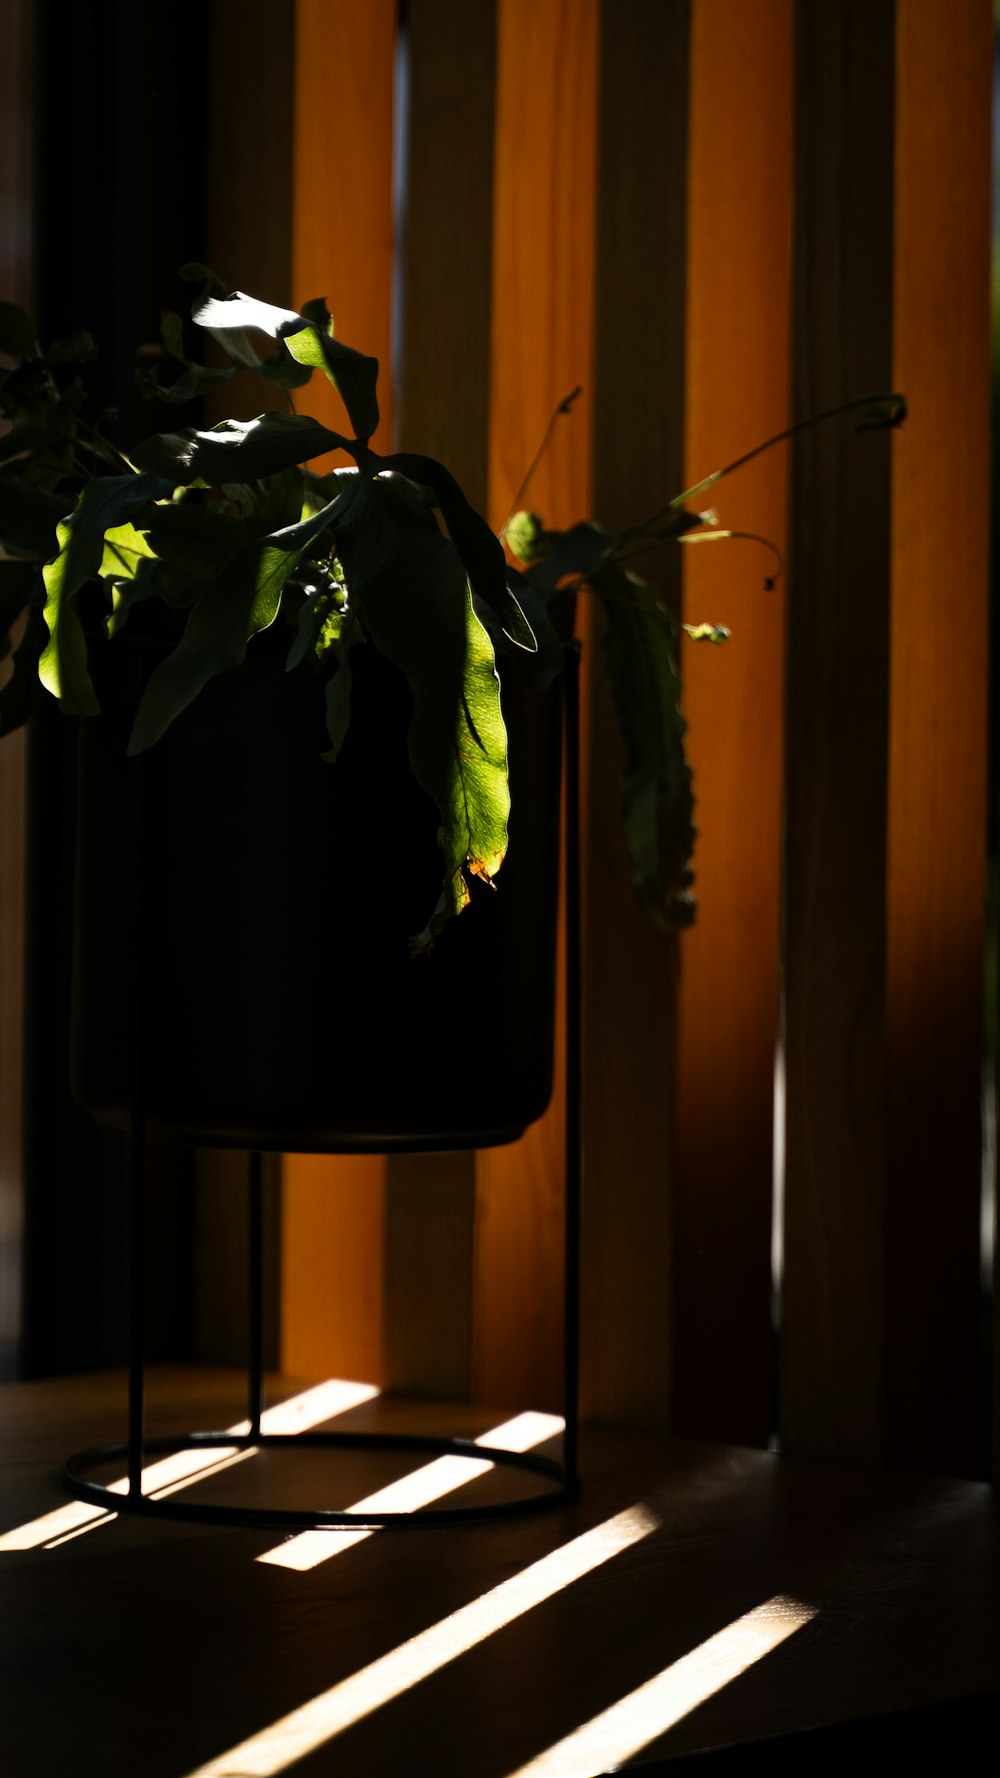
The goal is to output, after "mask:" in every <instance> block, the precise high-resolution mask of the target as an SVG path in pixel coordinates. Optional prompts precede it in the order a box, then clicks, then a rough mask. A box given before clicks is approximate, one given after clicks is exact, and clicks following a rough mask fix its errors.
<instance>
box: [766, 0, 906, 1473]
mask: <svg viewBox="0 0 1000 1778" xmlns="http://www.w3.org/2000/svg"><path fill="white" fill-rule="evenodd" d="M796 33H797V53H796V106H797V119H796V131H797V140H796V193H795V197H796V208H795V230H796V242H795V278H796V284H795V300H796V307H795V314H794V328H795V334H794V346H795V382H794V396H793V401H794V408H795V412H796V413H797V414H809V413H812V412H819V411H820V410H822V409H823V408H825V407H828V406H831V405H833V404H834V403H835V402H838V401H843V400H847V399H849V398H850V397H852V396H853V395H855V394H857V393H859V392H863V391H865V390H868V389H878V388H886V387H888V386H891V377H892V177H893V134H892V130H893V106H892V95H893V68H894V8H893V6H892V4H891V0H878V4H874V5H872V4H867V3H866V4H863V5H862V4H860V3H856V0H848V3H847V4H844V5H839V4H838V5H833V4H825V3H824V4H821V5H813V4H812V3H811V0H804V3H801V4H799V6H798V8H797V12H796ZM889 450H890V446H889V442H888V439H887V438H886V437H885V436H883V435H881V434H877V433H872V434H865V435H863V436H861V437H858V436H857V435H856V434H855V432H854V431H853V429H852V427H851V425H850V423H849V422H846V423H842V424H836V423H832V424H830V425H828V426H826V427H824V428H821V429H819V430H818V431H816V432H811V433H808V434H806V435H805V436H804V437H803V438H802V439H801V441H800V442H799V445H798V448H797V449H796V451H795V453H794V473H793V480H792V525H791V539H792V548H791V556H790V563H789V614H788V688H789V689H788V704H787V721H788V730H787V739H786V746H787V755H788V791H787V796H788V806H787V842H786V873H787V875H786V891H785V896H786V910H785V959H784V968H785V984H786V1014H785V1017H786V1028H785V1054H786V1078H787V1107H788V1111H787V1149H786V1185H785V1223H784V1284H783V1319H782V1325H781V1419H780V1431H781V1439H782V1444H783V1447H784V1448H787V1449H789V1450H795V1451H809V1452H824V1453H826V1454H828V1455H843V1456H847V1457H855V1458H874V1457H875V1456H877V1453H878V1447H879V1431H880V1375H881V1354H882V1341H883V1321H884V1286H883V1267H884V1257H883V1227H884V1191H885V1184H884V1165H885V1159H884V1122H883V1113H882V1107H883V1083H884V1074H883V1068H884V1056H883V1052H884V979H885V862H884V860H885V820H886V795H887V772H888V763H887V754H888V717H887V699H888V685H889V593H890V586H889V545H888V527H889Z"/></svg>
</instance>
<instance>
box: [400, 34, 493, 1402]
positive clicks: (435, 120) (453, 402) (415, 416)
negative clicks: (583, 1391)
mask: <svg viewBox="0 0 1000 1778" xmlns="http://www.w3.org/2000/svg"><path fill="white" fill-rule="evenodd" d="M495 48H496V19H495V11H494V7H493V5H492V3H491V0H490V3H487V4H481V5H477V6H473V7H470V6H468V5H466V4H465V3H464V0H411V4H410V6H409V8H408V11H407V23H406V63H405V67H406V76H405V78H406V114H407V141H406V169H405V174H404V179H403V204H402V208H403V215H402V236H401V239H400V241H399V243H398V250H399V252H400V254H401V257H402V264H401V276H400V278H399V284H400V288H401V310H402V313H401V329H400V332H401V356H402V362H401V365H400V366H398V367H397V377H396V396H397V422H398V433H399V445H400V448H401V449H403V450H412V451H422V452H425V453H427V454H428V455H430V456H432V457H437V458H438V459H439V460H440V461H441V462H443V463H445V464H447V466H448V468H449V469H450V470H451V472H452V474H453V475H455V476H457V478H458V480H459V482H460V483H461V485H462V487H463V488H464V489H465V492H466V494H467V495H468V497H469V499H470V500H471V501H472V502H473V503H474V504H475V505H476V506H478V507H480V508H482V507H483V506H484V505H485V501H486V475H487V406H488V398H489V343H490V321H489V316H490V266H491V260H492V207H491V203H490V194H491V190H492V172H493V95H494V79H495ZM413 1035H414V1041H415V1042H419V1041H420V1033H419V1032H414V1034H413ZM386 1173H387V1185H386V1248H385V1371H386V1381H387V1382H388V1383H389V1384H390V1385H391V1386H392V1387H393V1388H396V1389H409V1390H415V1391H418V1392H420V1393H421V1394H424V1395H444V1396H451V1397H453V1398H455V1397H462V1396H467V1395H468V1393H469V1390H470V1378H471V1364H472V1356H471V1346H472V1255H473V1222H474V1216H475V1161H474V1157H473V1156H472V1155H471V1154H451V1155H431V1156H428V1155H410V1156H408V1155H392V1156H390V1157H389V1158H388V1160H387V1163H386Z"/></svg>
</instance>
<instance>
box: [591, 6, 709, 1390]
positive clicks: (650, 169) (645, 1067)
mask: <svg viewBox="0 0 1000 1778" xmlns="http://www.w3.org/2000/svg"><path fill="white" fill-rule="evenodd" d="M687 68H688V8H687V6H686V5H675V6H669V7H664V6H662V5H659V4H656V3H655V0H653V3H652V4H650V3H647V0H630V3H629V4H627V5H624V6H616V7H607V8H605V9H604V12H603V15H602V32H601V51H600V99H599V108H600V137H599V143H600V155H599V163H598V175H597V198H598V214H597V256H596V286H597V338H596V350H595V361H594V387H595V419H594V512H595V515H596V517H597V518H598V519H599V520H600V522H601V523H602V524H605V525H607V526H608V527H609V528H611V529H614V528H616V527H619V526H625V525H628V524H635V523H637V522H641V521H642V519H644V518H645V517H647V516H648V515H649V514H651V513H652V512H654V511H656V510H657V509H658V508H659V507H660V506H661V505H662V504H663V502H664V500H665V499H668V498H669V497H670V494H671V493H672V492H676V491H677V490H678V489H679V488H680V486H681V485H682V484H681V474H682V426H683V398H684V219H685V195H686V187H685V176H686V138H687ZM637 568H638V571H639V572H640V573H643V574H645V575H646V576H647V577H649V578H650V579H652V580H654V581H655V582H656V584H657V585H658V587H659V588H660V589H661V590H662V591H663V592H664V594H665V595H666V597H667V599H668V600H669V601H670V602H671V604H672V605H673V607H674V609H675V610H676V608H677V606H678V604H679V583H680V562H679V559H678V555H677V552H676V550H671V549H668V550H664V551H662V552H660V553H659V555H658V556H647V557H644V558H643V559H642V561H640V562H639V563H638V564H637ZM600 629H601V624H600V620H599V619H596V617H595V619H594V622H593V625H592V630H591V642H590V650H589V653H590V683H589V698H588V705H589V733H588V747H587V761H588V764H587V771H586V777H585V783H586V787H587V789H586V795H587V810H586V817H585V823H586V825H585V832H586V841H585V845H586V904H585V906H586V963H585V989H584V995H585V998H584V1008H585V1026H584V1029H585V1048H584V1082H585V1098H584V1166H585V1174H584V1210H583V1261H584V1263H583V1303H584V1312H583V1325H582V1353H581V1360H582V1399H583V1406H584V1411H585V1412H586V1413H587V1414H589V1415H591V1416H593V1417H597V1418H601V1419H608V1420H614V1421H617V1422H619V1423H623V1424H645V1425H657V1424H659V1425H663V1424H665V1422H666V1418H667V1414H668V1409H669V1375H670V1314H669V1286H670V1203H669V1195H668V1191H669V1181H670V1174H671V1152H670V1151H671V1144H672V1135H673V1131H672V1122H673V1103H674V1095H673V1080H672V1074H673V1066H674V1059H675V1056H674V1023H675V1013H676V1004H675V1002H676V971H677V942H676V939H675V938H672V937H668V936H667V935H665V934H663V933H661V932H658V931H656V930H655V929H654V928H653V927H652V926H651V924H650V923H649V921H648V920H647V919H646V918H645V916H644V915H643V914H642V913H641V912H640V910H639V909H638V907H637V905H636V903H635V898H634V895H633V892H632V886H631V881H630V874H629V866H628V859H627V854H626V847H625V837H624V832H623V829H622V821H621V774H622V769H623V765H624V757H623V748H622V744H621V740H620V738H619V734H618V726H617V721H616V718H615V715H614V713H613V709H612V706H611V700H610V696H609V693H608V690H607V686H606V683H605V676H604V669H603V661H602V658H601V643H600Z"/></svg>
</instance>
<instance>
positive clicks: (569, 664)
mask: <svg viewBox="0 0 1000 1778" xmlns="http://www.w3.org/2000/svg"><path fill="white" fill-rule="evenodd" d="M579 658H580V649H579V644H577V643H573V644H571V645H570V646H569V647H568V648H567V650H566V668H565V696H564V732H565V760H566V766H565V771H566V875H567V895H566V990H565V1004H566V1029H567V1057H566V1090H565V1106H566V1198H565V1286H564V1393H563V1401H564V1407H563V1412H564V1422H565V1427H564V1432H563V1437H562V1455H561V1460H556V1459H553V1458H550V1457H544V1456H540V1455H538V1454H536V1453H535V1452H531V1451H528V1452H525V1451H510V1450H504V1449H502V1448H501V1449H498V1448H497V1447H495V1446H493V1445H490V1446H488V1447H484V1446H483V1445H480V1444H477V1443H475V1442H474V1441H473V1440H471V1439H463V1438H448V1437H444V1436H442V1437H434V1436H424V1435H413V1434H402V1433H378V1432H365V1431H353V1432H348V1431H342V1432H316V1431H304V1432H296V1433H271V1432H265V1431H262V1429H261V1415H262V1412H263V1407H264V1381H263V1363H262V1232H261V1231H262V1192H261V1156H260V1152H259V1150H257V1151H252V1152H251V1153H250V1154H249V1156H248V1193H249V1241H248V1265H249V1276H248V1305H249V1330H248V1359H247V1419H248V1422H249V1430H248V1431H247V1432H245V1433H234V1432H227V1431H218V1432H191V1433H187V1434H182V1435H179V1436H165V1437H148V1436H147V1435H146V1432H145V1353H144V1326H145V1291H146V1277H145V1179H146V1158H147V1130H146V1115H145V1106H144V1103H143V1094H142V1090H141V1085H137V1087H136V1091H135V1094H134V1098H133V1104H132V1116H131V1137H130V1142H131V1166H130V1188H129V1202H130V1231H129V1243H128V1248H129V1364H128V1437H127V1440H126V1442H124V1443H116V1444H107V1445H97V1446H92V1447H91V1448H90V1449H88V1450H84V1451H79V1452H77V1453H76V1454H75V1455H74V1456H72V1457H70V1458H69V1460H68V1461H67V1463H66V1464H65V1466H64V1469H63V1480H64V1482H65V1484H66V1486H67V1488H68V1489H69V1491H70V1492H71V1493H72V1494H74V1495H75V1496H77V1498H79V1499H81V1500H86V1501H89V1502H91V1503H93V1504H94V1505H96V1506H99V1507H102V1508H105V1509H108V1510H110V1511H112V1512H130V1513H138V1514H145V1515H147V1516H148V1517H151V1518H153V1517H155V1518H163V1519H180V1520H188V1521H192V1522H194V1523H198V1524H210V1525H213V1524H214V1525H241V1526H260V1527H275V1528H285V1529H288V1530H300V1529H303V1528H305V1527H330V1528H332V1529H337V1528H346V1527H350V1528H352V1529H353V1528H359V1527H360V1528H372V1529H374V1528H379V1527H396V1528H398V1527H401V1526H411V1527H412V1526H442V1525H457V1524H462V1523H465V1522H467V1521H470V1520H477V1519H479V1520H482V1519H497V1518H508V1517H511V1516H514V1515H518V1514H525V1513H532V1512H537V1511H540V1510H542V1509H544V1508H548V1507H553V1506H558V1505H560V1504H562V1503H563V1502H565V1501H567V1500H569V1499H571V1498H572V1497H573V1496H574V1495H575V1494H576V1493H577V1491H578V1487H579V1480H578V1471H577V1427H578V1383H579V1277H580V1187H581V1170H582V1144H581V1096H580V1094H581V1080H580V1076H581V1001H580V870H579V866H580V842H579V806H580V782H579V772H580V745H579ZM135 763H136V768H137V769H136V771H135V774H134V777H133V784H134V796H135V807H134V810H133V816H134V819H135V821H136V830H135V831H136V832H137V834H138V835H139V843H138V844H137V846H136V875H137V879H141V874H142V843H141V842H142V832H143V828H142V819H141V817H142V810H141V777H140V768H141V761H140V760H137V761H136V762H135ZM137 886H138V885H137ZM140 905H141V904H140ZM137 924H138V945H137V949H138V967H137V972H136V979H137V989H136V1005H135V1009H134V1017H135V1031H136V1034H137V1038H138V1044H139V1053H140V1055H141V1053H142V1044H141V1034H142V1028H143V1026H142V1006H141V992H142V982H143V979H144V969H143V930H142V928H143V921H142V918H141V915H140V917H139V918H138V922H137ZM140 1079H141V1070H140ZM290 1446H291V1447H299V1448H307V1449H309V1448H313V1447H318V1448H321V1449H326V1450H331V1449H332V1450H343V1449H345V1448H353V1449H358V1448H364V1449H370V1450H383V1451H393V1452H412V1453H413V1454H414V1455H415V1456H416V1455H431V1456H441V1455H445V1454H446V1455H451V1456H458V1457H467V1458H469V1459H470V1460H472V1461H474V1462H476V1463H477V1464H479V1465H481V1464H482V1462H483V1459H484V1457H486V1456H488V1459H489V1461H490V1462H491V1463H494V1464H497V1465H499V1466H501V1467H503V1468H511V1469H517V1470H525V1471H529V1472H531V1473H533V1474H534V1475H537V1476H541V1477H543V1478H544V1479H545V1480H546V1481H547V1482H548V1483H549V1486H548V1487H547V1488H545V1489H543V1490H538V1489H536V1490H534V1491H533V1492H531V1493H529V1494H527V1495H523V1496H518V1497H516V1498H513V1499H507V1500H502V1501H497V1502H493V1503H487V1504H485V1505H478V1506H477V1505H472V1506H449V1507H434V1508H430V1509H426V1508H421V1509H420V1510H418V1511H415V1512H371V1513H367V1512H348V1511H338V1510H332V1509H328V1508H325V1507H322V1508H315V1509H308V1510H307V1509H288V1508H282V1507H273V1508H272V1507H243V1506H237V1505H230V1506H227V1505H211V1504H196V1503H195V1502H192V1501H183V1500H179V1499H178V1498H177V1496H176V1494H175V1493H173V1492H171V1493H170V1494H169V1495H166V1496H160V1497H156V1496H154V1495H151V1494H148V1493H145V1492H144V1491H143V1465H144V1463H145V1461H146V1459H147V1458H149V1457H151V1456H153V1455H157V1456H162V1455H166V1454H170V1453H175V1452H180V1451H194V1452H200V1453H204V1452H206V1451H211V1450H213V1449H225V1450H226V1451H227V1452H232V1451H234V1450H235V1451H252V1450H271V1449H275V1448H285V1447H290ZM116 1461H123V1462H124V1464H125V1466H126V1469H127V1477H128V1486H127V1491H126V1492H124V1493H122V1492H120V1491H119V1490H120V1484H119V1487H117V1488H115V1487H112V1486H110V1485H108V1484H106V1483H103V1482H98V1481H94V1480H92V1479H90V1477H89V1476H88V1474H87V1472H88V1471H91V1470H93V1469H95V1468H97V1467H99V1466H106V1465H108V1464H109V1463H114V1462H116ZM191 1479H192V1482H195V1481H197V1479H198V1477H197V1475H193V1476H192V1478H191Z"/></svg>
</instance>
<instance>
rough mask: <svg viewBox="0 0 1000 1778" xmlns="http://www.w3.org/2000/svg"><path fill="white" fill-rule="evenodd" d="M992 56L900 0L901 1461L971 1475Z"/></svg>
mask: <svg viewBox="0 0 1000 1778" xmlns="http://www.w3.org/2000/svg"><path fill="white" fill-rule="evenodd" d="M992 57H993V15H992V8H991V7H990V5H989V4H988V0H972V3H971V4H967V5H965V6H962V7H960V8H958V9H955V8H952V7H949V6H947V5H946V4H944V0H905V3H903V4H900V5H899V6H898V9H897V74H896V191H895V197H896V207H895V303H894V321H893V372H894V383H895V386H896V387H898V388H901V389H903V390H905V392H906V395H907V398H908V400H909V403H910V412H911V415H912V418H911V419H910V420H909V421H908V423H907V426H906V428H905V429H904V431H903V433H902V434H901V436H900V438H899V441H898V444H897V446H896V448H895V453H894V459H893V498H892V521H893V532H892V535H893V549H892V588H893V591H892V597H893V633H892V656H891V696H890V706H891V712H892V716H891V727H890V737H889V830H888V845H889V864H888V958H887V989H886V999H887V1006H886V1042H887V1089H888V1092H887V1113H888V1131H887V1144H888V1151H887V1161H888V1181H889V1190H888V1204H887V1214H888V1234H887V1248H886V1266H887V1272H886V1277H887V1284H886V1292H887V1294H886V1310H887V1314H886V1378H885V1391H886V1396H885V1436H886V1452H887V1455H888V1456H889V1457H890V1458H891V1460H892V1461H894V1462H897V1463H904V1464H917V1465H920V1466H921V1467H934V1468H937V1469H939V1470H941V1471H942V1472H944V1473H959V1474H964V1475H972V1474H975V1473H976V1470H977V1465H978V1464H979V1463H981V1462H982V1460H983V1452H982V1449H981V1437H982V1418H983V1416H982V1407H983V1402H982V1388H983V1376H982V1357H981V1351H980V1343H981V1341H980V1307H979V1266H980V1261H979V1203H980V1154H981V1144H980V1123H979V1104H980V1073H981V1054H982V992H983V989H982V984H983V946H984V917H985V836H986V795H987V790H986V769H987V715H986V711H987V682H988V663H989V652H988V651H989V522H990V521H989V456H990V436H989V424H990V416H989V387H990V310H989V278H990V153H991V147H990V144H991V104H992V100H991V92H992ZM956 514H960V522H959V523H958V524H956V523H955V515H956Z"/></svg>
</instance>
